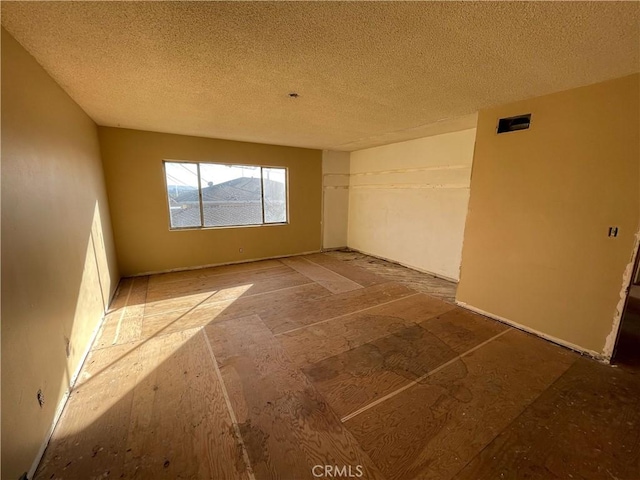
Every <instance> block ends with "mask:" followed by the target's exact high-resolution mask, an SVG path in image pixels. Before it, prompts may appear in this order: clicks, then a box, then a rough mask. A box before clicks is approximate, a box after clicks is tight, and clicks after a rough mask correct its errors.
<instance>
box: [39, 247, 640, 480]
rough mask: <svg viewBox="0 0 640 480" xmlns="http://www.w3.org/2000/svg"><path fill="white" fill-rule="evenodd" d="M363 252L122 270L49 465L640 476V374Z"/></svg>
mask: <svg viewBox="0 0 640 480" xmlns="http://www.w3.org/2000/svg"><path fill="white" fill-rule="evenodd" d="M454 295H455V284H452V283H450V282H447V281H445V280H441V279H437V278H434V277H433V276H430V275H426V274H422V273H419V272H415V271H412V270H410V269H406V268H405V267H401V266H398V265H395V264H391V263H388V262H384V261H382V260H379V259H373V258H371V257H366V256H364V255H362V254H354V253H352V252H331V254H314V255H305V256H301V257H291V258H287V259H281V260H265V261H260V262H253V263H246V264H239V265H228V266H221V267H209V268H204V269H199V270H192V271H185V272H172V273H167V274H161V275H153V276H148V277H136V278H126V279H123V280H122V281H121V282H120V285H119V288H118V291H117V293H116V296H115V298H114V300H113V302H112V304H111V306H110V309H109V312H108V314H107V316H106V318H105V320H104V322H103V325H102V327H101V329H100V331H99V333H98V335H97V338H96V341H95V343H94V345H93V348H92V350H91V352H90V353H89V356H88V357H87V360H86V362H85V365H84V366H83V369H82V371H81V374H80V377H79V380H78V382H77V384H76V385H75V387H74V389H73V391H72V392H71V394H70V396H69V400H68V402H67V405H66V408H65V409H64V411H63V414H62V416H61V419H60V421H59V423H58V425H57V427H56V429H55V431H54V433H53V436H52V438H51V442H50V444H49V446H48V448H47V450H46V452H45V454H44V457H43V459H42V461H41V463H40V465H39V467H38V470H37V472H36V478H38V479H93V478H124V479H147V478H148V479H157V478H167V479H177V478H182V479H215V480H226V479H249V480H252V479H258V480H267V479H283V480H303V479H314V478H325V479H328V478H343V479H344V478H365V479H389V480H393V479H398V480H405V479H406V480H410V479H452V478H463V479H480V478H483V479H484V478H486V479H493V478H593V479H600V478H617V479H638V478H640V433H639V432H640V371H639V370H638V369H635V368H631V367H619V368H613V367H609V366H606V365H602V364H599V363H597V362H595V361H593V360H590V359H587V358H583V357H580V356H579V355H577V354H575V353H573V352H571V351H569V350H566V349H564V348H561V347H559V346H556V345H554V344H551V343H549V342H546V341H544V340H542V339H539V338H537V337H534V336H531V335H528V334H526V333H523V332H521V331H519V330H515V329H513V328H511V327H508V326H507V325H504V324H502V323H499V322H496V321H493V320H490V319H488V318H486V317H483V316H480V315H477V314H475V313H472V312H470V311H467V310H463V309H461V308H459V307H457V306H455V305H454V304H453V303H452V301H451V300H452V299H453V296H454Z"/></svg>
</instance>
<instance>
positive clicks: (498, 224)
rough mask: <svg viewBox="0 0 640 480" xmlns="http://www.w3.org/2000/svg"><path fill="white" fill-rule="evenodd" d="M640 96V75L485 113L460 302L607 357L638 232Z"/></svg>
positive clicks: (478, 143)
mask: <svg viewBox="0 0 640 480" xmlns="http://www.w3.org/2000/svg"><path fill="white" fill-rule="evenodd" d="M639 91H640V83H639V76H638V75H633V76H629V77H624V78H620V79H617V80H612V81H609V82H605V83H599V84H596V85H591V86H587V87H582V88H577V89H574V90H569V91H566V92H561V93H557V94H554V95H547V96H544V97H539V98H534V99H530V100H526V101H522V102H518V103H514V104H510V105H505V106H502V107H499V108H493V109H490V110H485V111H482V112H480V116H479V120H478V134H477V139H476V150H475V156H474V160H473V175H472V181H471V199H470V203H469V216H468V219H467V225H466V231H465V237H464V250H463V255H462V272H461V278H460V285H459V287H458V294H457V300H458V301H460V302H463V303H465V304H467V305H469V306H472V307H474V308H476V309H480V310H482V311H485V312H488V313H490V314H492V315H496V316H499V317H502V318H504V319H506V320H509V321H512V322H515V323H517V324H520V325H522V326H524V327H526V328H528V329H531V330H534V331H537V332H540V333H542V334H544V335H547V336H550V337H552V338H554V339H557V340H559V341H561V342H563V343H566V344H570V345H574V346H577V347H579V348H581V349H584V350H588V351H591V352H592V353H593V352H596V353H603V352H604V346H605V341H606V338H607V336H608V335H609V334H610V332H611V330H612V322H613V319H614V316H615V315H616V307H617V305H618V302H619V299H620V298H619V297H620V290H621V286H622V282H623V274H624V273H625V269H626V268H627V265H628V263H629V261H630V259H631V255H632V250H633V245H634V234H635V233H636V232H637V231H638V222H639V206H638V192H639V185H640V178H639V164H640V140H639V135H640V122H639V116H640V102H639ZM525 113H531V114H532V119H531V128H530V129H529V130H526V131H521V132H512V133H506V134H501V135H496V124H497V120H498V118H501V117H509V116H513V115H520V114H525ZM609 226H617V227H619V235H618V237H617V238H608V236H607V233H608V229H609ZM609 353H610V352H609ZM605 356H606V352H605Z"/></svg>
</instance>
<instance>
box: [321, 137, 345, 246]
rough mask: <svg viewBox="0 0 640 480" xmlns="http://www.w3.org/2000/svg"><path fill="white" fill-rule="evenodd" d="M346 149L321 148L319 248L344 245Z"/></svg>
mask: <svg viewBox="0 0 640 480" xmlns="http://www.w3.org/2000/svg"><path fill="white" fill-rule="evenodd" d="M349 157H350V154H349V152H336V151H333V150H325V151H323V152H322V248H339V247H346V246H347V224H348V222H349Z"/></svg>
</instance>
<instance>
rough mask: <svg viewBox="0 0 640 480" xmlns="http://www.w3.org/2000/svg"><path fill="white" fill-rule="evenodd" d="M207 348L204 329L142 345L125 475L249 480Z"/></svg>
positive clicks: (166, 336)
mask: <svg viewBox="0 0 640 480" xmlns="http://www.w3.org/2000/svg"><path fill="white" fill-rule="evenodd" d="M207 348H208V347H207V346H206V343H205V338H204V336H203V335H202V334H201V330H200V329H194V330H187V331H182V332H178V333H175V334H172V335H165V336H162V337H158V338H153V339H151V340H149V341H148V342H145V343H144V344H143V345H141V347H140V351H139V357H138V358H139V360H138V361H139V363H140V366H141V371H140V374H139V380H138V382H137V383H136V386H135V388H134V390H133V398H132V408H131V421H130V423H129V431H128V435H127V450H126V461H125V469H126V471H128V472H141V473H140V475H138V476H139V477H140V478H211V479H214V478H220V479H222V478H224V479H248V478H249V475H248V471H247V465H246V464H245V463H244V461H243V458H242V450H241V447H240V444H239V442H238V439H236V437H235V435H234V430H233V425H232V422H231V417H230V414H229V411H228V409H227V405H226V402H225V398H224V393H223V390H222V388H223V387H222V384H221V383H220V381H219V379H218V378H217V376H216V374H215V370H214V369H213V365H212V363H211V358H210V356H209V354H208V350H207ZM142 472H144V473H142Z"/></svg>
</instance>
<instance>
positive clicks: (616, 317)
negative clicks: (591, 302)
mask: <svg viewBox="0 0 640 480" xmlns="http://www.w3.org/2000/svg"><path fill="white" fill-rule="evenodd" d="M639 246H640V230H638V231H637V232H636V234H635V241H634V244H633V252H632V253H631V258H630V260H629V263H627V266H626V267H625V269H624V272H623V273H622V287H621V288H620V298H619V299H618V303H617V305H616V309H615V311H614V314H613V323H612V325H611V331H610V332H609V335H608V336H607V339H606V340H605V343H604V349H603V350H602V357H603V360H604V361H605V362H607V363H608V362H609V361H610V360H611V357H612V356H613V350H614V348H615V346H616V341H617V339H618V332H619V330H620V327H621V322H622V315H623V314H624V306H625V304H626V302H627V296H628V293H629V292H628V290H629V285H631V282H632V281H633V278H632V277H633V273H634V272H633V269H634V266H635V264H636V257H637V256H638V247H639Z"/></svg>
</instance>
